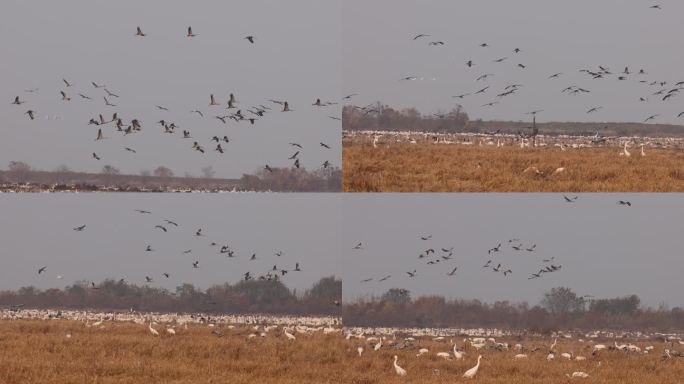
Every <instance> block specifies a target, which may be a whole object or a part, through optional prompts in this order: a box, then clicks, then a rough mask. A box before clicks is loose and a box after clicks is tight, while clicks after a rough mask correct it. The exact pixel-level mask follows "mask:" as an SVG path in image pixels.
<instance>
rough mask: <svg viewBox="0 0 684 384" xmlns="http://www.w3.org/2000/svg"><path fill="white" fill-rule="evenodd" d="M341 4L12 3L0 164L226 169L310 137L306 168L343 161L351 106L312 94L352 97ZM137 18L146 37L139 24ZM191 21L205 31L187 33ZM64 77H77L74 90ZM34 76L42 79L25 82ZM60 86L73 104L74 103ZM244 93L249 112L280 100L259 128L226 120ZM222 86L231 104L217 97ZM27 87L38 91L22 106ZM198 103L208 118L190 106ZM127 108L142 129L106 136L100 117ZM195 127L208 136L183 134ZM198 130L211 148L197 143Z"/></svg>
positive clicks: (6, 11) (5, 17)
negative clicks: (342, 115) (345, 91)
mask: <svg viewBox="0 0 684 384" xmlns="http://www.w3.org/2000/svg"><path fill="white" fill-rule="evenodd" d="M340 14H341V10H340V6H339V2H338V1H336V0H333V1H324V2H321V1H315V0H292V1H287V2H282V1H277V0H256V1H253V0H249V1H248V0H239V1H230V2H225V1H219V0H209V1H202V2H201V3H196V2H188V1H180V0H168V1H167V0H164V1H161V0H153V1H144V2H139V1H133V0H123V1H116V2H108V1H101V0H99V1H90V0H65V1H60V2H54V1H30V2H27V1H22V0H7V1H4V2H3V6H2V12H1V13H0V46H1V47H2V57H3V63H2V69H3V70H2V73H0V83H2V93H3V95H4V96H3V97H2V99H3V100H5V101H6V102H1V103H0V116H2V129H3V132H4V136H3V140H2V144H0V167H2V168H6V166H7V163H8V162H9V161H11V160H23V161H25V162H27V163H29V164H31V165H33V166H35V167H38V168H42V169H48V170H50V169H54V168H56V167H57V166H58V165H60V164H66V165H67V166H69V167H70V168H72V169H74V170H85V171H99V170H100V169H102V166H103V165H105V164H111V165H114V166H115V167H118V168H120V169H121V170H122V171H123V172H127V173H138V172H139V171H140V170H141V169H154V168H155V167H157V166H159V165H166V166H169V167H170V168H171V169H173V170H174V171H175V173H176V174H178V175H183V174H184V173H185V172H191V173H193V174H195V175H198V174H199V173H200V168H202V167H204V166H207V165H213V166H214V169H215V170H216V171H217V176H219V177H240V176H241V175H242V173H252V172H254V171H255V170H256V169H260V168H262V167H263V166H264V165H265V164H266V163H268V164H270V165H271V166H290V165H291V160H287V158H288V157H289V156H290V155H292V154H293V153H294V150H293V148H292V147H290V146H289V145H288V143H289V142H298V143H301V144H302V145H303V146H304V149H302V151H301V154H300V159H301V160H300V161H301V164H302V166H304V167H306V168H307V169H316V168H318V167H320V166H321V164H322V163H323V162H324V161H325V160H329V161H330V162H331V163H332V164H334V165H338V166H339V165H340V157H341V155H340V153H341V152H340V151H341V144H340V122H339V121H337V120H333V119H330V118H329V117H328V116H339V105H336V106H328V107H324V108H323V107H314V106H312V105H311V104H312V103H314V101H315V100H316V98H321V100H322V101H332V102H338V101H339V100H340V94H341V69H340V44H341V42H340V19H341V17H340ZM138 25H139V26H141V27H142V30H143V32H144V33H146V34H147V35H148V36H147V37H144V38H138V37H136V36H134V35H135V32H136V26H138ZM188 26H192V28H193V32H194V33H195V34H197V36H196V37H195V38H188V37H186V29H187V27H188ZM248 35H253V36H255V38H256V41H255V44H254V45H251V44H250V43H249V42H248V41H247V40H245V39H244V37H245V36H248ZM62 78H66V79H68V80H69V81H70V82H72V83H73V86H72V87H69V88H66V87H65V85H64V83H62ZM91 81H94V82H96V83H98V84H104V85H106V86H107V89H108V90H110V91H111V92H114V93H116V94H118V95H120V96H121V97H120V98H118V99H117V98H113V97H110V98H109V101H110V102H111V103H113V104H117V107H106V106H105V105H104V100H103V96H105V95H106V94H105V92H104V90H103V89H95V88H94V87H93V86H92V85H91ZM32 88H39V91H38V92H37V93H27V92H25V90H27V89H32ZM61 90H65V91H67V93H68V95H69V96H70V97H71V98H72V100H71V101H70V102H68V103H67V102H63V101H61V96H60V94H59V91H61ZM231 92H232V93H234V94H235V96H236V98H237V99H238V105H237V107H238V108H241V109H242V113H243V115H245V116H246V117H250V116H251V115H250V114H249V113H248V112H247V111H246V110H247V109H249V108H250V107H251V106H254V105H259V104H263V105H267V106H270V107H272V108H273V110H272V111H271V112H270V113H267V114H266V116H265V117H264V118H263V119H262V120H258V121H257V122H256V124H255V125H254V126H251V125H250V124H249V123H248V122H241V123H236V122H230V120H229V122H228V124H227V125H223V124H221V123H220V121H219V120H217V119H215V118H214V116H216V115H219V114H220V115H226V114H228V113H229V112H235V111H236V110H234V109H233V110H230V111H229V110H226V109H225V107H226V106H227V100H228V95H229V93H231ZM78 93H83V94H85V95H87V96H90V97H92V98H93V101H88V100H84V99H82V98H81V97H79V96H78ZM212 93H213V94H214V95H215V97H216V101H217V102H219V103H221V104H222V105H221V106H218V107H211V108H210V107H209V106H208V105H209V95H210V94H212ZM15 96H20V98H21V100H25V101H27V103H26V104H22V105H20V106H17V105H11V104H10V103H11V102H12V101H13V100H14V97H15ZM269 99H276V100H286V101H288V102H289V103H290V108H291V109H293V110H294V111H293V112H290V113H281V112H280V109H282V107H281V106H279V105H275V104H272V103H269V102H268V100H269ZM155 105H161V106H164V107H166V108H169V110H170V111H169V112H164V111H160V110H157V109H156V107H155ZM28 109H33V110H34V111H36V120H35V121H29V119H28V117H27V116H26V115H23V113H24V112H25V111H26V110H28ZM194 109H199V110H201V111H202V112H203V113H204V115H205V117H204V118H200V117H199V116H198V115H196V114H192V113H190V111H191V110H194ZM114 112H118V113H119V116H120V117H122V118H123V119H124V121H125V122H129V121H130V120H131V119H133V118H138V119H140V120H141V121H142V124H143V131H142V132H141V133H139V134H135V135H128V136H127V137H124V136H123V135H121V134H120V133H118V132H115V128H114V126H113V124H109V125H107V126H105V127H104V128H103V131H104V133H105V136H106V137H108V139H107V140H103V141H99V142H95V141H94V139H95V136H96V132H97V127H95V126H93V125H91V126H88V125H87V123H88V121H89V119H90V118H91V117H97V116H98V114H100V113H102V114H103V115H104V116H105V117H106V118H111V115H112V113H114ZM46 116H49V117H50V119H49V120H46V119H45V117H46ZM54 116H58V117H59V118H60V119H59V120H53V119H52V118H53V117H54ZM160 119H165V120H166V121H167V122H170V121H172V122H175V123H176V124H177V125H178V127H179V128H178V129H177V133H176V134H175V135H168V134H163V133H162V132H163V128H162V127H161V126H160V125H159V124H156V122H157V121H159V120H160ZM184 129H187V130H190V131H191V133H192V136H193V137H194V138H195V139H186V140H183V139H181V137H182V130H184ZM214 135H218V136H219V137H222V136H223V135H227V136H228V137H229V138H230V140H231V142H230V143H229V144H226V143H222V146H223V147H224V149H225V150H226V153H225V154H223V155H220V154H219V153H218V152H215V151H214V148H215V147H216V144H215V143H213V142H210V139H211V137H212V136H214ZM193 140H197V141H199V142H200V144H202V145H204V147H205V150H206V154H204V155H202V154H200V153H199V152H196V151H193V150H192V149H191V146H192V141H193ZM320 142H324V143H326V144H328V145H330V146H331V147H332V149H330V150H327V149H324V148H322V147H321V146H320V145H319V143H320ZM126 146H127V147H131V148H133V149H135V150H136V151H137V152H138V153H137V154H132V153H129V152H126V151H125V150H124V147H126ZM92 152H96V153H97V154H98V155H99V156H100V157H101V158H102V160H101V161H96V160H94V159H93V158H92V157H91V153H92Z"/></svg>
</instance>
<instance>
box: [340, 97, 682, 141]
mask: <svg viewBox="0 0 684 384" xmlns="http://www.w3.org/2000/svg"><path fill="white" fill-rule="evenodd" d="M531 125H532V122H531V118H530V120H529V121H484V120H481V119H479V120H470V119H469V118H468V114H467V113H466V112H464V111H463V108H462V107H461V106H460V105H456V106H455V107H454V108H453V109H452V110H450V111H447V112H437V113H433V114H429V115H425V114H421V113H420V112H419V111H418V110H417V109H415V108H405V109H401V110H395V109H393V108H391V107H390V106H388V105H384V104H382V103H380V102H377V103H374V104H371V105H369V106H366V107H363V108H358V107H354V106H345V107H344V108H343V109H342V127H343V129H344V130H347V131H412V132H426V133H462V132H471V133H491V132H499V133H504V134H517V133H519V132H524V133H529V132H531V131H530V126H531ZM537 128H539V134H541V135H547V136H558V135H582V136H590V135H595V134H596V133H598V134H599V135H600V136H650V137H684V126H681V125H669V124H643V123H621V122H616V123H609V122H586V123H583V122H543V119H541V118H540V117H539V116H538V117H537Z"/></svg>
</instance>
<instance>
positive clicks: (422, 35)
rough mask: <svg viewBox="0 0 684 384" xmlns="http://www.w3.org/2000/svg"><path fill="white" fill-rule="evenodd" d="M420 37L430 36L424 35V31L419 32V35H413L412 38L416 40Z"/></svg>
mask: <svg viewBox="0 0 684 384" xmlns="http://www.w3.org/2000/svg"><path fill="white" fill-rule="evenodd" d="M421 37H430V35H426V34H424V33H421V34H419V35H416V36H414V37H413V40H418V39H420V38H421Z"/></svg>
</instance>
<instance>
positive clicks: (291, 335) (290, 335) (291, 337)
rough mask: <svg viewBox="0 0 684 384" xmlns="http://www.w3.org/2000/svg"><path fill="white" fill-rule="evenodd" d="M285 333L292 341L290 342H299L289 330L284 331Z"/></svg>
mask: <svg viewBox="0 0 684 384" xmlns="http://www.w3.org/2000/svg"><path fill="white" fill-rule="evenodd" d="M284 332H285V336H287V338H288V339H290V340H297V338H296V337H295V336H294V335H293V334H291V333H290V332H288V331H287V329H286V330H284Z"/></svg>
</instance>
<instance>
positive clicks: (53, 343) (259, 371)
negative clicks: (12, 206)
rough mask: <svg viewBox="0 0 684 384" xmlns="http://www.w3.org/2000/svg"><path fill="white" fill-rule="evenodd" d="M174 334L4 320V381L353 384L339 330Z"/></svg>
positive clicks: (122, 326) (0, 374) (0, 341)
mask: <svg viewBox="0 0 684 384" xmlns="http://www.w3.org/2000/svg"><path fill="white" fill-rule="evenodd" d="M156 328H158V329H160V331H161V330H162V329H164V327H162V326H161V325H159V326H157V327H156ZM213 329H219V330H220V331H221V332H222V333H224V336H223V337H217V336H215V335H214V334H212V330H213ZM176 331H177V332H178V334H177V335H175V336H171V335H167V334H165V333H164V332H163V331H162V332H160V333H161V337H155V336H153V335H152V334H151V333H150V331H149V330H148V328H147V325H145V326H143V325H137V324H133V323H113V322H105V323H104V328H103V329H100V328H95V327H91V328H86V327H85V325H84V324H83V323H82V322H78V321H68V320H51V321H31V320H19V321H1V322H0V383H3V384H5V383H21V384H29V383H41V384H49V383H60V384H63V383H235V384H238V383H265V384H268V383H293V384H295V383H348V382H349V381H348V380H345V376H346V374H345V367H346V363H347V362H348V354H346V353H345V350H344V339H343V338H342V336H341V334H340V333H335V334H329V335H324V334H323V333H322V332H316V333H312V334H299V333H296V334H295V335H296V338H297V339H296V340H288V338H287V337H285V335H284V334H283V331H282V328H279V329H278V330H271V331H270V332H269V333H268V336H266V337H263V338H262V337H255V338H251V339H248V337H247V336H248V335H249V334H251V333H252V332H254V330H253V329H252V328H251V327H244V326H240V327H236V328H235V329H227V328H226V327H221V326H217V328H209V327H207V326H206V325H201V326H200V325H195V326H190V327H189V328H188V329H187V330H185V329H183V328H180V329H179V328H176ZM67 334H70V335H71V337H70V338H67Z"/></svg>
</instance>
